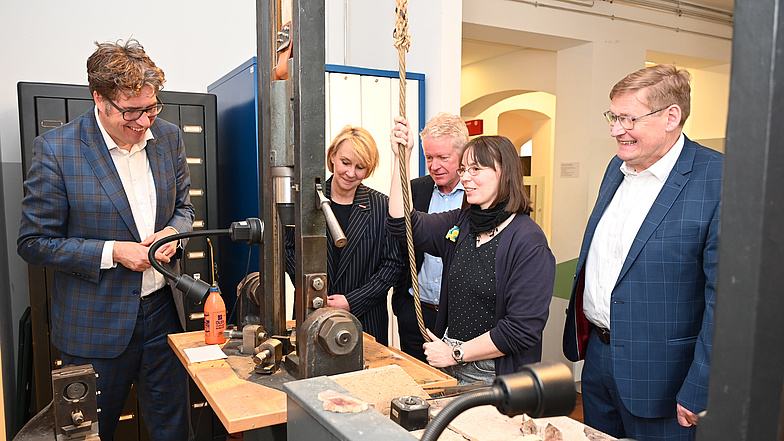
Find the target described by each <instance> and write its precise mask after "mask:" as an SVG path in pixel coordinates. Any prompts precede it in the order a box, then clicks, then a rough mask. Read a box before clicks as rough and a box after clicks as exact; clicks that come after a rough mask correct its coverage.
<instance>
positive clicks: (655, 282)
mask: <svg viewBox="0 0 784 441" xmlns="http://www.w3.org/2000/svg"><path fill="white" fill-rule="evenodd" d="M722 162H723V155H722V154H721V153H718V152H716V151H713V150H710V149H708V148H706V147H703V146H701V145H699V144H697V143H695V142H693V141H690V140H689V139H688V138H686V139H685V143H684V146H683V151H682V152H681V155H680V157H679V158H678V160H677V162H676V163H675V166H674V168H673V170H672V172H671V173H670V176H669V177H668V178H667V181H666V182H665V184H664V187H663V188H662V190H661V192H660V193H659V195H658V197H657V198H656V200H655V202H654V203H653V206H652V207H651V210H650V211H649V212H648V215H647V216H646V218H645V220H644V221H643V224H642V226H641V227H640V230H639V232H638V233H637V236H636V237H635V239H634V242H633V244H632V246H631V249H630V250H629V254H628V256H627V257H626V261H625V262H624V264H623V267H622V269H621V273H620V275H619V276H618V280H617V282H616V284H615V287H614V288H613V292H612V303H611V309H610V331H611V343H610V345H611V351H612V360H613V371H614V372H615V383H616V386H617V388H618V392H619V394H620V396H621V398H622V400H623V402H624V404H625V405H626V407H627V408H628V409H629V411H630V412H631V413H632V414H634V415H637V416H639V417H643V418H657V417H664V416H674V415H675V410H676V406H675V404H676V400H677V402H678V403H680V404H681V405H682V406H684V407H686V408H687V409H689V410H691V411H692V412H700V411H702V410H704V409H705V408H706V406H707V397H708V371H709V366H710V354H711V343H712V336H713V306H714V291H715V283H716V261H717V254H718V249H717V248H718V234H719V202H720V198H721V174H722ZM621 163H622V161H621V160H620V159H619V158H618V157H617V156H616V157H615V158H614V159H613V160H612V161H611V162H610V165H609V166H608V167H607V171H606V172H605V175H604V179H603V181H602V184H601V187H600V189H599V197H598V199H597V201H596V206H595V207H594V210H593V212H592V213H591V217H590V218H589V220H588V226H587V227H586V230H585V236H584V237H583V244H582V249H581V250H580V257H579V260H578V263H577V274H576V275H575V282H574V286H573V288H572V296H571V300H570V301H569V308H568V310H567V319H566V326H565V330H564V342H563V343H564V354H565V355H566V357H567V358H568V359H570V360H572V361H577V360H579V359H582V358H584V357H585V348H586V345H587V342H588V336H589V333H590V326H589V324H588V321H587V320H586V318H585V315H584V313H583V297H582V296H583V286H584V278H585V259H586V257H587V255H588V249H589V248H590V246H591V240H593V235H594V232H595V230H596V226H597V224H598V223H599V219H600V218H601V217H602V214H603V213H604V210H605V209H606V208H607V205H608V204H609V203H610V201H611V200H612V198H613V195H614V194H615V191H616V190H617V189H618V186H619V185H620V184H621V182H622V181H623V174H622V173H621V171H620V170H619V167H620V165H621Z"/></svg>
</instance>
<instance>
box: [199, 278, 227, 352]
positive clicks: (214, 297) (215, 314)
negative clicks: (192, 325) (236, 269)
mask: <svg viewBox="0 0 784 441" xmlns="http://www.w3.org/2000/svg"><path fill="white" fill-rule="evenodd" d="M225 330H226V304H225V303H223V298H222V297H221V295H220V291H219V290H218V287H217V286H211V287H210V295H209V297H207V301H206V302H204V342H205V343H207V344H208V345H219V344H223V343H225V342H226V337H224V336H223V331H225Z"/></svg>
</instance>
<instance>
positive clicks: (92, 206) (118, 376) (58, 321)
mask: <svg viewBox="0 0 784 441" xmlns="http://www.w3.org/2000/svg"><path fill="white" fill-rule="evenodd" d="M96 45H97V49H96V50H95V52H94V53H93V54H92V55H91V56H90V57H89V58H88V60H87V72H88V82H89V85H90V91H91V92H92V94H93V99H94V101H95V106H94V107H93V108H92V109H90V110H89V111H88V112H87V113H85V114H84V115H82V116H80V117H78V118H76V119H75V120H73V121H71V122H70V123H68V124H65V125H63V126H61V127H59V128H57V129H54V130H51V131H49V132H46V133H45V134H43V135H41V136H39V137H38V138H36V140H35V156H34V159H33V164H32V166H31V168H30V171H29V173H28V178H27V180H26V181H25V191H26V196H25V198H24V200H23V201H22V222H21V226H20V231H19V239H18V241H17V251H18V253H19V255H20V256H22V258H24V259H25V260H26V261H27V262H28V263H30V264H32V265H39V266H45V267H48V268H50V269H53V270H54V281H53V285H52V291H51V317H52V319H51V321H52V343H53V344H54V345H55V346H56V347H57V348H58V349H59V350H60V352H61V358H62V360H63V362H64V363H65V364H74V365H82V364H92V365H93V368H94V369H95V372H96V373H97V374H98V379H97V381H98V383H97V387H98V389H99V390H100V391H101V394H100V395H98V407H99V408H100V409H101V412H100V413H99V414H98V415H99V417H98V422H99V430H100V437H101V439H103V440H110V439H111V438H112V435H113V433H114V430H115V427H116V425H117V422H118V420H119V417H120V413H121V411H122V406H123V404H124V402H125V400H126V398H127V396H128V392H129V390H130V388H131V384H134V387H135V389H136V392H137V394H138V396H139V402H140V404H141V407H142V413H143V414H144V418H145V422H146V424H147V427H148V430H149V432H150V437H151V438H152V439H154V440H178V441H182V440H186V439H188V437H189V434H190V424H189V420H188V404H187V387H188V383H187V373H186V372H185V370H184V368H183V366H182V365H181V363H180V362H179V361H178V359H177V357H176V356H175V354H174V352H173V351H172V350H171V349H170V348H169V347H168V344H167V335H168V334H169V333H174V332H181V331H182V327H181V325H180V321H179V319H178V316H177V312H176V308H175V305H174V301H173V299H172V292H171V289H170V288H169V286H168V285H167V284H166V281H165V279H164V278H163V277H162V276H161V275H160V274H159V273H158V272H156V271H155V270H154V269H152V268H151V266H150V262H149V261H148V258H147V252H148V250H149V248H150V245H151V244H152V243H153V242H155V241H156V240H158V239H161V238H163V237H166V236H169V235H172V234H175V233H178V232H186V231H190V230H191V228H192V223H193V216H194V211H193V206H192V205H191V203H190V198H189V195H188V191H189V188H190V174H189V171H188V165H187V162H186V157H185V145H184V144H183V139H182V134H181V132H180V130H179V128H178V127H177V126H175V125H172V124H170V123H168V122H166V121H163V120H161V119H158V118H156V117H157V115H158V113H159V112H160V110H161V108H162V104H161V103H160V101H158V98H157V96H158V92H159V91H160V89H161V88H162V87H163V84H164V81H165V78H164V73H163V71H162V70H161V69H160V68H158V67H157V66H156V65H155V63H153V62H152V60H150V58H149V57H148V56H147V54H146V53H145V52H144V49H143V47H142V46H141V45H140V44H139V42H138V41H136V40H133V39H131V40H128V41H127V42H125V43H124V44H123V43H122V42H117V43H102V44H98V43H96ZM176 252H177V242H176V241H174V242H170V243H167V244H166V245H164V246H162V247H160V248H159V249H158V250H157V253H156V255H155V258H156V259H157V260H159V261H161V262H164V263H167V264H172V263H174V256H175V253H176Z"/></svg>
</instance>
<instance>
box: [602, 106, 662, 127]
mask: <svg viewBox="0 0 784 441" xmlns="http://www.w3.org/2000/svg"><path fill="white" fill-rule="evenodd" d="M671 105H672V104H670V106H671ZM670 106H666V107H662V108H661V109H658V110H654V111H653V112H648V113H646V114H645V115H640V116H635V117H631V116H622V115H616V114H614V113H612V112H610V111H609V110H608V111H606V112H604V113H603V114H602V115H604V117H605V118H606V119H607V122H608V123H610V127H612V126H614V125H615V123H616V122H619V123H621V127H623V128H624V129H626V130H632V129H634V122H635V121H637V120H638V119H640V118H643V117H646V116H650V115H653V114H654V113H658V112H661V111H662V110H664V109H667V108H669V107H670Z"/></svg>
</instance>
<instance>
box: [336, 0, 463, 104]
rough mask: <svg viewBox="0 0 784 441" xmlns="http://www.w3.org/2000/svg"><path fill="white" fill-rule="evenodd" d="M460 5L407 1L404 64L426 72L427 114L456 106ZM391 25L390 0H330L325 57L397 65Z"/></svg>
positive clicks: (450, 0)
mask: <svg viewBox="0 0 784 441" xmlns="http://www.w3.org/2000/svg"><path fill="white" fill-rule="evenodd" d="M460 5H461V0H427V1H413V2H409V3H408V17H409V33H410V34H411V48H410V50H409V52H408V54H406V70H407V71H408V72H416V73H424V74H425V84H426V88H425V100H426V108H425V114H426V118H429V117H431V116H433V115H435V114H436V113H438V112H442V111H444V112H452V113H456V114H459V112H460V47H461V42H460V37H461V27H460V22H461V19H462V12H461V11H462V10H461V7H460ZM344 13H346V14H344ZM344 17H347V18H344ZM344 22H345V23H346V24H347V26H348V30H347V31H344ZM394 29H395V2H394V1H391V0H390V1H387V2H383V3H382V2H379V1H377V0H370V1H368V0H329V1H328V2H327V37H326V43H327V54H326V58H327V63H328V64H340V65H347V66H356V67H366V68H373V69H384V70H398V55H397V49H396V48H395V47H393V46H392V44H393V39H392V31H393V30H394Z"/></svg>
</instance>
